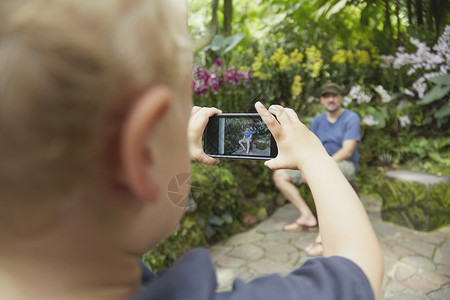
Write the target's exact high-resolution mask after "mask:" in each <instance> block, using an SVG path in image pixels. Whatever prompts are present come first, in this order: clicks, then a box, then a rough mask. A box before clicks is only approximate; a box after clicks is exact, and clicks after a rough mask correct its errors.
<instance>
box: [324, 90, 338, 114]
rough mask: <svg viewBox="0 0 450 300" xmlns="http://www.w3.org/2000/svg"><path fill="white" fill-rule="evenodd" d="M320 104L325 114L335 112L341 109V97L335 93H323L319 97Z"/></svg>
mask: <svg viewBox="0 0 450 300" xmlns="http://www.w3.org/2000/svg"><path fill="white" fill-rule="evenodd" d="M320 103H322V105H323V106H324V107H325V109H326V110H327V112H335V111H337V110H338V109H339V108H340V107H341V103H342V96H341V95H339V94H336V93H325V94H323V95H322V96H320Z"/></svg>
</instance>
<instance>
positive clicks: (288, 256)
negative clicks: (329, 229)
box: [210, 195, 450, 300]
mask: <svg viewBox="0 0 450 300" xmlns="http://www.w3.org/2000/svg"><path fill="white" fill-rule="evenodd" d="M361 200H362V202H363V204H364V206H365V208H366V211H367V212H368V213H369V214H370V215H371V222H372V224H373V226H374V228H375V231H376V233H377V236H378V238H379V241H380V244H381V248H382V251H383V256H384V259H385V277H384V282H383V286H382V288H383V290H382V291H383V292H382V295H381V297H380V299H388V300H403V299H405V300H406V299H407V300H422V299H432V300H443V299H446V300H447V299H449V298H450V297H449V295H450V285H449V281H450V279H449V278H450V226H447V227H445V228H441V229H438V230H434V231H432V232H417V231H414V230H411V229H408V228H406V227H403V226H400V225H396V224H391V223H388V222H383V221H382V220H381V219H380V213H379V210H380V205H381V200H379V199H376V198H373V199H370V198H367V197H364V195H363V196H362V197H361ZM297 217H298V211H297V209H296V208H295V207H294V206H292V205H291V204H287V205H284V206H282V207H280V208H279V209H278V210H277V211H276V212H275V214H274V215H273V216H272V217H271V218H269V219H267V220H266V221H264V222H262V223H261V224H259V225H258V226H257V227H256V228H255V229H253V230H251V231H248V232H245V233H241V234H238V235H235V236H233V237H231V238H230V239H228V240H227V241H224V242H221V243H218V244H216V245H215V246H212V247H211V248H210V252H211V256H212V258H213V261H214V262H215V265H216V268H217V273H218V282H219V290H227V289H230V288H231V285H232V283H233V280H234V278H236V277H239V278H241V279H242V280H244V281H248V280H251V279H253V278H255V277H257V276H260V275H262V274H271V273H274V272H279V273H281V274H288V273H289V272H291V271H292V270H293V269H295V268H296V267H299V266H300V265H302V264H303V263H304V262H305V261H307V260H308V259H310V257H308V256H307V255H306V254H305V252H304V251H302V249H305V247H306V246H307V245H309V244H310V243H311V242H312V241H313V239H314V237H315V236H316V234H317V232H296V233H290V232H285V231H283V230H282V226H283V225H284V224H285V223H287V222H290V221H294V220H295V219H296V218H297ZM431 258H432V259H431Z"/></svg>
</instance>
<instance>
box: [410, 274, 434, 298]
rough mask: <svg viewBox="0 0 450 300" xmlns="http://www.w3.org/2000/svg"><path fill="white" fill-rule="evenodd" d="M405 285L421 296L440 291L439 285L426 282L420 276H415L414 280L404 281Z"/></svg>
mask: <svg viewBox="0 0 450 300" xmlns="http://www.w3.org/2000/svg"><path fill="white" fill-rule="evenodd" d="M403 284H405V285H406V286H409V287H410V288H411V289H413V290H415V291H417V292H419V293H421V294H427V293H429V292H431V291H435V290H437V289H439V287H440V285H439V284H437V283H435V282H430V281H428V280H425V279H424V278H423V277H421V276H419V275H415V276H413V277H412V278H409V279H408V280H406V281H404V282H403Z"/></svg>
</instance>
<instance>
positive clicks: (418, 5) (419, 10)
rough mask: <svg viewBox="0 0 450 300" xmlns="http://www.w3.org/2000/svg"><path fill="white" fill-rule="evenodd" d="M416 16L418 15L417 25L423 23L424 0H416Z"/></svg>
mask: <svg viewBox="0 0 450 300" xmlns="http://www.w3.org/2000/svg"><path fill="white" fill-rule="evenodd" d="M416 16H417V25H419V26H422V25H423V7H422V0H416Z"/></svg>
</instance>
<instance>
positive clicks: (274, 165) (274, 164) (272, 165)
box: [264, 157, 282, 170]
mask: <svg viewBox="0 0 450 300" xmlns="http://www.w3.org/2000/svg"><path fill="white" fill-rule="evenodd" d="M264 165H265V166H266V167H268V168H269V169H271V170H277V169H282V165H281V164H280V161H279V159H278V158H277V157H276V158H273V159H271V160H268V161H266V162H265V163H264Z"/></svg>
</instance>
